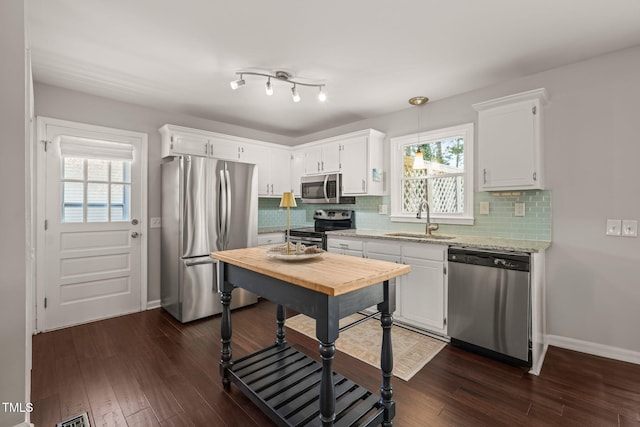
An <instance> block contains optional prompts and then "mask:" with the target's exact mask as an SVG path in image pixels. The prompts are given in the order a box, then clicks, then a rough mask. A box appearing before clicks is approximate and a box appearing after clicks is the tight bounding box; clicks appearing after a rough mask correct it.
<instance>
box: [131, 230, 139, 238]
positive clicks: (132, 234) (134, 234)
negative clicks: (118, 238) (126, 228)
mask: <svg viewBox="0 0 640 427" xmlns="http://www.w3.org/2000/svg"><path fill="white" fill-rule="evenodd" d="M139 235H140V233H138V232H137V231H133V232H132V233H131V237H133V238H134V239H135V238H136V237H138V236H139Z"/></svg>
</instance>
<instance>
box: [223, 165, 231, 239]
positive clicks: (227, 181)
mask: <svg viewBox="0 0 640 427" xmlns="http://www.w3.org/2000/svg"><path fill="white" fill-rule="evenodd" d="M224 175H225V181H224V182H225V186H226V189H225V196H226V198H227V212H226V215H225V220H226V221H225V226H224V247H225V249H226V248H227V246H229V230H231V177H230V176H229V170H228V169H226V168H225V170H224Z"/></svg>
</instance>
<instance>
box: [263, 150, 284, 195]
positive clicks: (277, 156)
mask: <svg viewBox="0 0 640 427" xmlns="http://www.w3.org/2000/svg"><path fill="white" fill-rule="evenodd" d="M256 152H257V151H256ZM262 152H263V153H262V155H261V158H260V159H257V162H256V164H257V165H258V185H259V189H258V194H259V195H260V196H266V197H281V196H282V193H284V192H285V191H291V174H290V168H291V151H289V150H287V149H280V148H276V147H271V146H270V147H269V148H263V150H262Z"/></svg>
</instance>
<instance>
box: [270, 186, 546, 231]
mask: <svg viewBox="0 0 640 427" xmlns="http://www.w3.org/2000/svg"><path fill="white" fill-rule="evenodd" d="M480 202H489V205H490V209H489V215H480ZM520 202H523V203H524V204H525V216H524V217H517V216H515V215H514V204H515V203H520ZM297 203H298V207H297V208H291V226H292V227H305V226H306V227H308V226H312V225H313V212H314V211H315V210H316V209H353V210H355V211H356V227H357V228H362V229H370V230H391V231H408V232H421V231H423V230H424V224H416V223H403V222H392V221H390V220H389V215H387V214H379V213H378V206H379V205H382V204H385V205H387V206H389V205H390V199H389V197H388V196H363V197H357V198H356V203H355V204H353V205H324V204H319V205H316V204H302V203H300V200H299V199H297ZM279 204H280V199H267V198H261V199H259V203H258V209H259V212H258V227H259V228H261V229H268V228H274V227H280V226H282V227H284V226H285V225H286V223H287V212H286V209H283V208H280V207H279ZM474 216H475V221H474V224H473V225H448V224H441V225H440V230H439V232H441V233H442V234H464V235H471V236H491V237H503V238H510V239H527V240H544V241H550V240H551V192H550V191H549V190H529V191H517V192H497V193H487V192H478V193H475V194H474Z"/></svg>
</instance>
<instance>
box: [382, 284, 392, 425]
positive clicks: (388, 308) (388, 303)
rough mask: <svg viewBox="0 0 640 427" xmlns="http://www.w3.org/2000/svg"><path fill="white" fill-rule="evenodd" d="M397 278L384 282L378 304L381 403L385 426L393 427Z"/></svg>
mask: <svg viewBox="0 0 640 427" xmlns="http://www.w3.org/2000/svg"><path fill="white" fill-rule="evenodd" d="M395 297H396V288H395V279H391V280H390V281H385V282H384V302H383V303H381V304H379V305H378V310H380V313H381V316H380V324H381V326H382V350H381V352H380V368H381V371H382V385H381V386H380V403H381V404H382V405H383V406H384V408H385V409H384V420H383V422H382V426H383V427H391V426H392V425H393V418H394V417H395V409H396V404H395V402H394V400H393V387H392V386H391V377H392V376H393V348H392V345H391V328H392V326H393V314H392V313H393V312H394V311H395V307H396V301H395Z"/></svg>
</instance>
